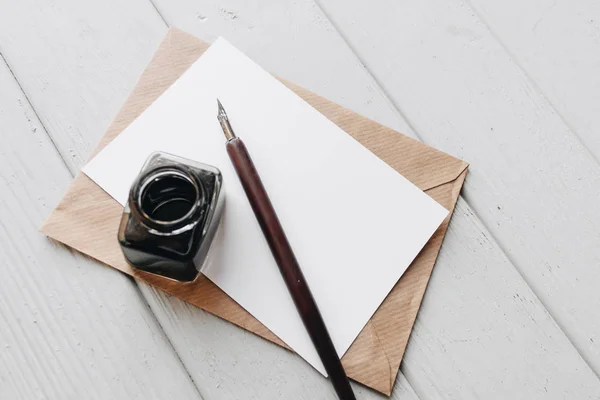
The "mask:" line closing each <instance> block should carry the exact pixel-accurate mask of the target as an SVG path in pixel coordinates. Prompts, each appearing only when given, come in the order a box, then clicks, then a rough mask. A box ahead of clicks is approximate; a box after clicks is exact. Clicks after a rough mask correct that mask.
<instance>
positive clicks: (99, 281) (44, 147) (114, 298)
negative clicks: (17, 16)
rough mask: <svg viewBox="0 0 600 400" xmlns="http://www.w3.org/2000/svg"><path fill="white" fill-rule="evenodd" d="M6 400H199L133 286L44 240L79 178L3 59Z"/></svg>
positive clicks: (1, 294)
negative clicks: (43, 228) (53, 214)
mask: <svg viewBox="0 0 600 400" xmlns="http://www.w3.org/2000/svg"><path fill="white" fill-rule="evenodd" d="M0 87H1V88H2V90H0V132H1V135H2V146H1V147H0V248H1V251H0V270H1V271H2V279H0V348H1V350H0V398H2V399H33V398H49V399H64V398H73V399H75V398H81V399H83V398H94V399H108V398H136V399H164V398H169V397H172V396H175V397H178V398H185V399H200V398H201V397H200V395H199V394H198V392H197V390H196V388H195V386H194V384H193V382H192V381H191V379H190V378H189V376H188V374H187V372H186V371H185V369H184V368H183V366H182V364H181V363H180V361H179V359H178V358H177V356H176V354H175V353H174V351H173V349H172V347H171V345H170V343H169V341H168V339H167V338H166V337H165V336H164V334H163V332H162V331H161V328H160V326H159V325H158V323H157V321H156V320H155V318H154V316H153V315H152V313H151V312H150V310H149V309H148V307H147V305H146V302H145V301H144V300H143V298H141V296H140V293H139V291H138V289H137V288H136V286H135V285H134V284H133V282H132V281H131V280H129V279H127V278H126V277H124V276H122V275H120V274H118V273H117V272H116V271H114V270H111V269H109V268H105V267H95V266H94V264H95V263H94V262H93V261H90V260H88V259H85V258H83V257H80V256H75V255H74V254H72V253H71V252H69V251H67V250H65V249H64V248H62V247H59V246H58V245H57V244H54V243H51V242H50V241H49V240H48V239H47V238H45V237H44V236H43V235H42V234H40V233H39V232H38V228H39V226H40V225H41V223H42V221H43V219H44V218H45V217H46V215H47V214H48V213H49V212H50V210H51V209H52V207H53V206H54V205H55V204H56V203H57V202H58V200H59V198H60V196H61V195H62V192H63V191H64V190H65V189H66V188H67V186H68V184H69V182H70V180H71V174H70V173H69V171H68V169H67V168H66V167H65V165H64V163H63V160H62V159H61V157H60V156H59V155H58V154H57V152H56V150H55V148H54V146H53V144H52V142H51V141H50V140H49V138H48V136H47V134H46V131H45V130H44V127H43V126H42V125H41V124H40V122H39V121H38V119H37V116H36V115H35V113H34V111H33V110H32V109H31V107H30V105H29V103H28V100H27V98H26V97H25V96H24V94H23V93H22V92H21V90H20V88H19V87H18V85H17V83H16V81H15V80H14V79H13V76H12V75H11V73H10V71H9V69H8V68H7V66H6V64H5V63H4V61H3V60H2V59H1V58H0Z"/></svg>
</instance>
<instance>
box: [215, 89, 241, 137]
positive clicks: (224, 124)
mask: <svg viewBox="0 0 600 400" xmlns="http://www.w3.org/2000/svg"><path fill="white" fill-rule="evenodd" d="M217 105H218V106H219V111H218V113H217V119H218V120H219V124H221V128H222V129H223V133H224V134H225V138H227V140H228V141H229V140H233V139H235V138H236V137H237V136H235V133H233V129H232V128H231V125H230V124H229V118H227V113H226V112H225V109H224V108H223V104H221V102H220V101H219V99H217Z"/></svg>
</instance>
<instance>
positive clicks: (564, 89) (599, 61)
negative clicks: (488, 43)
mask: <svg viewBox="0 0 600 400" xmlns="http://www.w3.org/2000/svg"><path fill="white" fill-rule="evenodd" d="M470 3H471V4H472V6H473V7H474V9H475V10H477V13H478V14H479V16H480V17H481V18H482V19H483V20H484V21H485V23H486V24H488V26H489V27H490V29H491V30H492V32H493V33H494V34H495V35H496V37H497V38H498V39H499V40H500V41H501V42H502V43H503V45H504V46H505V47H506V48H507V49H508V52H509V53H510V54H511V56H512V57H513V58H514V59H515V60H516V61H517V62H518V63H519V65H520V66H521V67H522V68H523V69H524V70H525V72H526V73H527V74H528V75H529V76H530V77H531V78H532V79H533V80H535V82H536V84H537V85H538V87H539V88H540V89H541V91H542V93H543V94H544V95H545V96H546V97H547V99H548V101H549V102H550V103H551V104H552V106H553V107H554V109H555V110H556V111H558V112H559V113H560V114H561V116H562V117H563V118H564V119H565V120H566V122H567V123H568V124H569V126H570V127H571V128H572V129H573V131H574V132H576V133H577V134H578V135H579V137H580V138H581V139H582V141H583V142H584V143H585V145H586V146H587V147H588V149H589V150H590V151H591V152H592V153H593V154H594V155H595V157H596V159H600V135H598V131H599V130H600V113H598V110H599V109H600V74H598V71H599V70H600V40H598V38H599V37H600V3H599V2H598V1H595V0H579V1H568V0H543V1H532V2H522V1H516V0H509V1H503V2H502V3H500V2H496V1H490V0H471V2H470Z"/></svg>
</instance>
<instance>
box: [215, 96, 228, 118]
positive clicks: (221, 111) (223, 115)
mask: <svg viewBox="0 0 600 400" xmlns="http://www.w3.org/2000/svg"><path fill="white" fill-rule="evenodd" d="M217 106H219V111H218V113H217V118H218V119H219V122H221V121H222V120H224V119H227V113H226V112H225V109H224V108H223V104H221V102H220V101H219V99H217Z"/></svg>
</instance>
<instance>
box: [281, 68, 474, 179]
mask: <svg viewBox="0 0 600 400" xmlns="http://www.w3.org/2000/svg"><path fill="white" fill-rule="evenodd" d="M281 81H282V82H283V83H284V84H285V85H286V86H288V87H289V88H290V89H292V90H293V91H294V92H296V94H298V95H299V96H300V97H302V98H303V99H304V100H305V101H306V102H308V103H310V104H311V105H312V106H313V107H314V108H316V109H317V110H319V112H321V113H322V114H323V115H325V116H326V117H327V118H329V119H330V120H331V121H332V122H333V123H335V124H336V125H338V126H339V127H340V128H342V129H343V130H344V131H346V132H347V133H348V134H350V135H351V136H352V137H353V138H354V139H356V140H358V141H359V142H360V143H361V144H362V145H363V146H365V147H366V148H368V149H369V150H371V151H372V152H373V153H374V154H375V155H376V156H377V157H379V158H381V159H382V160H383V161H385V162H386V163H387V164H388V165H389V166H391V167H392V168H394V169H395V170H396V171H398V172H399V173H401V174H402V175H403V176H404V177H405V178H406V179H408V180H409V181H411V182H412V183H413V184H414V185H416V186H418V187H419V188H420V189H421V190H423V191H426V190H429V189H431V188H434V187H436V186H440V185H443V184H445V183H448V182H452V181H454V180H455V179H456V178H458V176H459V175H460V174H461V173H462V172H463V171H464V170H465V169H467V167H468V166H469V164H468V163H466V162H464V161H463V160H460V159H458V158H456V157H452V156H451V155H449V154H446V153H444V152H442V151H440V150H436V149H434V148H433V147H429V146H427V145H425V144H423V143H421V142H419V141H417V140H415V139H412V138H410V137H408V136H405V135H402V134H400V133H398V132H396V131H394V130H393V129H391V128H388V127H386V126H383V125H381V124H378V123H377V122H375V121H371V120H370V119H368V118H365V117H361V116H360V115H357V114H356V113H355V112H353V111H350V110H348V109H345V108H343V107H341V106H339V105H338V104H336V103H334V102H332V101H330V100H327V99H325V98H323V97H321V96H319V95H316V94H314V93H312V92H310V91H308V90H306V89H304V88H302V87H300V86H298V85H296V84H293V83H291V82H287V81H285V80H283V79H282V80H281Z"/></svg>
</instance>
